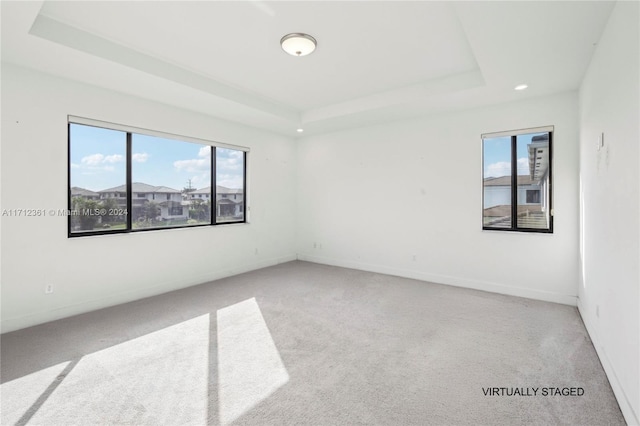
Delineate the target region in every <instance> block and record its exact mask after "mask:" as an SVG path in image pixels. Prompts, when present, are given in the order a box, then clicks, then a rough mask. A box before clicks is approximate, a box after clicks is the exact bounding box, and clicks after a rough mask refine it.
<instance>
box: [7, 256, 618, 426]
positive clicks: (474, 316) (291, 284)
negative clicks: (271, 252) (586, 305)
mask: <svg viewBox="0 0 640 426" xmlns="http://www.w3.org/2000/svg"><path fill="white" fill-rule="evenodd" d="M1 343H2V346H1V350H2V353H1V356H2V358H1V360H2V364H1V373H2V376H1V381H2V385H1V388H0V392H1V396H2V403H1V404H2V405H1V408H2V414H1V418H0V420H1V423H2V424H3V425H9V424H18V425H24V424H35V425H72V424H74V425H93V424H101V425H106V424H109V425H115V424H123V425H124V424H129V425H147V424H148V425H174V424H175V425H178V424H180V425H183V424H193V425H204V424H238V425H241V424H251V425H282V424H308V425H359V424H381V425H429V424H433V425H467V424H468V425H479V424H480V425H483V424H484V425H520V424H575V425H621V424H624V420H623V418H622V415H621V413H620V410H619V408H618V405H617V403H616V401H615V398H614V396H613V393H612V391H611V388H610V386H609V383H608V381H607V378H606V376H605V374H604V372H603V370H602V367H601V365H600V363H599V361H598V358H597V355H596V353H595V351H594V349H593V347H592V344H591V341H590V340H589V337H588V335H587V333H586V331H585V329H584V326H583V324H582V322H581V320H580V317H579V315H578V312H577V310H576V309H575V308H572V307H569V306H563V305H557V304H553V303H545V302H537V301H532V300H528V299H522V298H517V297H510V296H501V295H496V294H490V293H485V292H480V291H474V290H466V289H459V288H454V287H449V286H443V285H436V284H431V283H425V282H421V281H416V280H410V279H403V278H397V277H391V276H386V275H380V274H374V273H368V272H362V271H355V270H350V269H344V268H337V267H330V266H324V265H317V264H312V263H306V262H299V261H298V262H291V263H286V264H282V265H278V266H274V267H271V268H266V269H262V270H259V271H254V272H250V273H246V274H242V275H238V276H235V277H231V278H227V279H223V280H219V281H216V282H212V283H207V284H203V285H201V286H197V287H192V288H188V289H185V290H180V291H176V292H172V293H168V294H165V295H161V296H157V297H153V298H149V299H144V300H140V301H137V302H132V303H128V304H125V305H121V306H117V307H113V308H108V309H103V310H100V311H96V312H92V313H89V314H84V315H80V316H76V317H73V318H68V319H64V320H60V321H55V322H51V323H48V324H44V325H41V326H37V327H32V328H29V329H25V330H20V331H17V332H13V333H8V334H5V335H3V336H2V342H1ZM551 387H557V388H565V387H566V388H580V389H584V395H582V396H562V395H555V396H551V395H546V396H544V395H543V394H542V393H543V388H546V389H547V393H548V392H549V390H548V388H551ZM487 388H506V389H505V390H500V391H499V392H508V393H512V392H514V390H513V388H518V389H519V390H521V391H523V392H524V393H529V394H531V395H533V393H534V389H535V388H537V394H536V395H535V396H506V395H505V396H501V395H498V396H485V394H484V393H485V392H486V391H487ZM578 392H580V391H579V390H578Z"/></svg>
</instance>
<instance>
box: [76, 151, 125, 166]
mask: <svg viewBox="0 0 640 426" xmlns="http://www.w3.org/2000/svg"><path fill="white" fill-rule="evenodd" d="M122 161H124V156H123V155H120V154H113V155H104V154H91V155H87V156H86V157H82V159H81V160H80V162H81V163H82V164H83V165H85V166H99V165H101V164H105V163H107V164H114V163H120V162H122Z"/></svg>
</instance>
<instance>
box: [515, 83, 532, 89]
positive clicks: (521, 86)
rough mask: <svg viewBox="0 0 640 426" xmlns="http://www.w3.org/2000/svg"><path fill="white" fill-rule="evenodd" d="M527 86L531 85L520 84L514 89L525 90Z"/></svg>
mask: <svg viewBox="0 0 640 426" xmlns="http://www.w3.org/2000/svg"><path fill="white" fill-rule="evenodd" d="M527 87H529V86H527V85H526V84H518V85H517V86H516V87H514V89H515V90H524V89H526V88H527Z"/></svg>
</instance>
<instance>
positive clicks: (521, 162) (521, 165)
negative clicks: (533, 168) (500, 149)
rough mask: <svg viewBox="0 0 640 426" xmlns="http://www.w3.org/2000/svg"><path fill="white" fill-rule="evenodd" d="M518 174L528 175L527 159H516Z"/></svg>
mask: <svg viewBox="0 0 640 426" xmlns="http://www.w3.org/2000/svg"><path fill="white" fill-rule="evenodd" d="M518 174H519V175H528V174H529V159H528V158H518Z"/></svg>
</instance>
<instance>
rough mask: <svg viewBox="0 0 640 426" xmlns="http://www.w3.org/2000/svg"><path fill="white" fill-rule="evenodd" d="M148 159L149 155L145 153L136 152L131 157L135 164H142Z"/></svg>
mask: <svg viewBox="0 0 640 426" xmlns="http://www.w3.org/2000/svg"><path fill="white" fill-rule="evenodd" d="M148 158H149V154H147V153H146V152H136V153H135V154H133V155H132V156H131V159H132V160H133V161H135V162H136V163H144V162H146V161H147V159H148Z"/></svg>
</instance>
